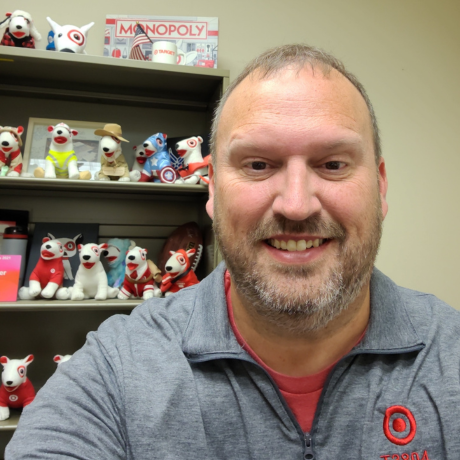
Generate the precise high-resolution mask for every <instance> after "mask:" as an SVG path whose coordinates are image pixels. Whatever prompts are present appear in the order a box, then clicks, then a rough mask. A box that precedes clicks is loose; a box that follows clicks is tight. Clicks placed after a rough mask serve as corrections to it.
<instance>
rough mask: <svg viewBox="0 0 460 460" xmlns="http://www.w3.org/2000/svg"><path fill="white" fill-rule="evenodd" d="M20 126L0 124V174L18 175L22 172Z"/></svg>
mask: <svg viewBox="0 0 460 460" xmlns="http://www.w3.org/2000/svg"><path fill="white" fill-rule="evenodd" d="M23 132H24V128H23V127H22V126H18V127H17V128H12V127H11V126H0V167H1V173H0V176H8V177H18V176H20V175H21V173H22V154H21V150H20V149H19V148H20V147H21V146H22V139H21V135H22V133H23Z"/></svg>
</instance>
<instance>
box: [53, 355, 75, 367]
mask: <svg viewBox="0 0 460 460" xmlns="http://www.w3.org/2000/svg"><path fill="white" fill-rule="evenodd" d="M71 357H72V355H64V356H63V355H56V356H55V357H54V358H53V361H54V362H55V363H57V365H58V366H59V365H60V364H62V363H65V362H66V361H68V360H69V359H70V358H71Z"/></svg>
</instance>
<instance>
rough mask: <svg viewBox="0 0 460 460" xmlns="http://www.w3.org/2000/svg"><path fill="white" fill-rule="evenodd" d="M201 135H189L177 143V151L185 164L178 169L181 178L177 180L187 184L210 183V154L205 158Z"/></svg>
mask: <svg viewBox="0 0 460 460" xmlns="http://www.w3.org/2000/svg"><path fill="white" fill-rule="evenodd" d="M202 143H203V138H202V137H201V136H197V137H189V138H188V139H184V140H183V141H180V142H178V143H177V144H176V145H175V148H176V152H177V153H178V155H179V156H180V157H181V158H182V159H183V165H182V166H181V167H180V168H179V169H178V170H177V172H178V173H179V175H180V178H178V179H177V180H176V182H178V183H180V182H185V183H186V184H208V183H209V180H208V165H209V159H210V155H208V156H207V157H205V158H204V159H203V156H202V154H201V144H202Z"/></svg>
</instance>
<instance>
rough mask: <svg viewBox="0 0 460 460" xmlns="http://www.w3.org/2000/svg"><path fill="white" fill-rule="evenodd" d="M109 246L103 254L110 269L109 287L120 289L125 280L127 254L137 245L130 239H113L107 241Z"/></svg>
mask: <svg viewBox="0 0 460 460" xmlns="http://www.w3.org/2000/svg"><path fill="white" fill-rule="evenodd" d="M107 246H108V247H107V249H105V250H104V251H103V252H102V255H103V256H104V257H105V259H106V260H107V263H108V265H109V269H110V270H109V272H108V273H107V280H108V282H109V286H112V287H115V288H119V287H121V286H122V285H123V280H124V278H125V267H126V264H125V256H126V253H127V252H128V251H129V250H130V249H132V248H134V246H136V243H135V242H134V241H132V240H128V239H123V238H111V239H110V240H109V241H107Z"/></svg>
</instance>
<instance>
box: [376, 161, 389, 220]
mask: <svg viewBox="0 0 460 460" xmlns="http://www.w3.org/2000/svg"><path fill="white" fill-rule="evenodd" d="M378 173H379V193H380V201H381V203H382V216H383V218H384V219H385V216H386V215H387V212H388V203H387V190H388V179H387V170H386V167H385V160H384V159H383V158H382V157H381V158H380V160H379V169H378Z"/></svg>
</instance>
